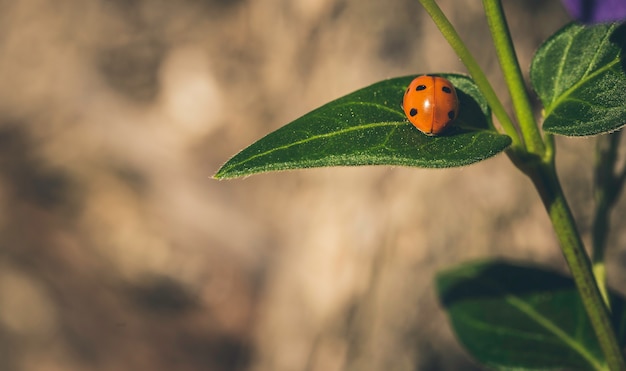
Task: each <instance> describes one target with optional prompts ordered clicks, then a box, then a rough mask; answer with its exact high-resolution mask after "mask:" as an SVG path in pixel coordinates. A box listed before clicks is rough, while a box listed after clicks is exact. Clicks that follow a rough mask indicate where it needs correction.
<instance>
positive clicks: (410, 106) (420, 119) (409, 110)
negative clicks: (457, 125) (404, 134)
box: [402, 75, 459, 135]
mask: <svg viewBox="0 0 626 371" xmlns="http://www.w3.org/2000/svg"><path fill="white" fill-rule="evenodd" d="M402 108H403V109H404V113H405V114H406V117H407V118H408V119H409V121H410V122H411V124H413V125H415V127H416V128H418V129H419V130H420V131H421V132H422V133H424V134H426V135H437V134H439V133H441V132H442V131H443V130H444V129H445V128H446V127H447V126H448V125H450V123H451V122H452V121H454V119H456V117H457V115H458V114H459V98H457V96H456V90H455V89H454V85H452V83H451V82H450V81H448V80H446V79H444V78H443V77H438V76H429V75H423V76H418V77H416V78H415V79H414V80H413V81H411V83H410V84H409V87H408V88H407V89H406V92H405V93H404V99H403V100H402Z"/></svg>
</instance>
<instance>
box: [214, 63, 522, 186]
mask: <svg viewBox="0 0 626 371" xmlns="http://www.w3.org/2000/svg"><path fill="white" fill-rule="evenodd" d="M441 76H444V77H446V78H448V79H449V80H450V81H451V82H452V83H453V84H454V85H455V87H456V89H457V94H458V96H459V102H460V108H459V117H458V118H457V120H455V122H454V123H453V125H452V127H450V128H449V130H446V132H445V133H444V134H443V135H440V136H435V137H431V136H427V135H424V134H422V133H421V132H420V131H419V130H417V129H416V128H415V127H413V125H411V124H410V123H409V122H408V120H407V119H406V117H405V115H404V112H403V110H402V107H401V102H402V97H403V95H404V91H405V89H406V87H407V86H408V85H409V82H411V80H412V79H413V78H414V77H415V76H405V77H399V78H394V79H390V80H385V81H381V82H379V83H376V84H373V85H371V86H368V87H366V88H363V89H361V90H357V91H356V92H354V93H352V94H348V95H346V96H344V97H342V98H339V99H337V100H335V101H332V102H330V103H328V104H326V105H324V106H322V107H320V108H318V109H316V110H314V111H312V112H310V113H307V114H306V115H304V116H302V117H300V118H299V119H297V120H295V121H293V122H291V123H290V124H288V125H286V126H283V127H282V128H280V129H278V130H276V131H274V132H272V133H270V134H268V135H267V136H265V137H264V138H262V139H260V140H259V141H257V142H256V143H254V144H252V145H250V146H249V147H248V148H246V149H244V150H243V151H241V152H240V153H238V154H237V155H235V156H234V157H233V158H231V159H230V160H229V161H228V162H227V163H226V164H224V166H222V168H221V169H220V170H219V171H218V172H217V173H216V174H215V178H218V179H223V178H234V177H241V176H246V175H251V174H255V173H260V172H266V171H277V170H288V169H299V168H310V167H320V166H357V165H404V166H418V167H428V168H441V167H452V166H462V165H468V164H471V163H474V162H477V161H481V160H484V159H486V158H488V157H491V156H494V155H495V154H497V153H499V152H501V151H503V150H504V149H505V148H506V147H507V146H509V144H510V143H511V139H510V138H509V137H508V136H505V135H500V134H498V133H496V132H495V131H493V130H492V129H490V127H491V113H490V110H489V108H488V106H487V103H486V102H485V100H484V98H483V97H482V95H481V94H480V93H479V91H478V88H477V87H476V85H475V84H474V83H473V82H472V81H471V80H470V79H469V78H468V77H466V76H463V75H453V74H450V75H441Z"/></svg>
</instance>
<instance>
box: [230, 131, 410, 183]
mask: <svg viewBox="0 0 626 371" xmlns="http://www.w3.org/2000/svg"><path fill="white" fill-rule="evenodd" d="M404 124H406V123H404V122H399V121H391V122H382V123H373V124H366V125H358V126H351V127H349V128H346V129H341V130H337V131H333V132H332V133H326V134H317V135H311V136H310V137H307V138H305V139H302V140H298V141H295V142H292V143H289V144H285V145H282V146H280V147H274V148H272V149H270V150H267V151H265V152H261V153H257V154H256V155H254V156H250V157H248V158H246V159H245V160H243V161H240V162H237V163H234V164H231V165H230V166H229V167H227V168H224V169H223V171H220V172H222V173H225V172H228V170H230V169H232V168H234V167H237V166H240V165H242V164H245V163H246V162H249V161H252V160H254V159H255V158H259V157H263V156H266V155H269V154H271V153H273V152H276V151H281V150H284V149H287V148H290V147H293V146H296V145H299V144H304V143H308V142H311V141H314V140H318V139H323V138H329V137H333V136H336V135H341V134H345V133H349V132H351V131H357V130H365V129H371V128H376V127H384V126H400V125H404Z"/></svg>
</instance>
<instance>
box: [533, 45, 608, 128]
mask: <svg viewBox="0 0 626 371" xmlns="http://www.w3.org/2000/svg"><path fill="white" fill-rule="evenodd" d="M617 63H619V56H618V57H616V58H615V59H614V60H613V61H611V63H608V64H607V65H606V66H604V67H602V68H599V69H597V70H596V71H595V72H594V73H592V74H589V75H587V76H584V77H583V78H582V79H580V81H579V82H577V83H576V84H574V85H572V86H571V87H570V88H569V89H567V90H565V91H564V92H563V94H561V95H560V96H559V98H558V99H557V100H555V101H554V102H552V104H550V107H546V113H545V115H544V117H547V116H548V115H550V113H552V110H553V109H554V107H557V106H559V104H561V103H562V102H563V101H565V100H566V99H567V98H568V97H569V95H570V94H571V93H572V92H573V91H575V90H576V89H578V88H579V87H580V86H581V85H584V84H586V83H587V81H588V80H591V79H593V78H594V77H596V76H597V75H599V74H600V73H602V72H604V71H606V70H608V69H610V68H612V67H613V66H614V65H615V64H617Z"/></svg>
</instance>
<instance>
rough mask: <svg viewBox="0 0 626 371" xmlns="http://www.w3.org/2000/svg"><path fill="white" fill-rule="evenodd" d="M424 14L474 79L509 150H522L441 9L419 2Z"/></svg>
mask: <svg viewBox="0 0 626 371" xmlns="http://www.w3.org/2000/svg"><path fill="white" fill-rule="evenodd" d="M419 1H420V3H421V4H422V6H423V7H424V9H426V12H427V13H428V14H429V15H430V17H431V18H432V19H433V21H434V22H435V24H436V25H437V27H438V28H439V30H440V31H441V34H442V35H443V36H444V37H445V38H446V40H447V41H448V43H449V44H450V46H452V49H454V51H455V52H456V54H457V55H458V56H459V58H461V61H462V62H463V64H465V67H467V70H468V71H469V73H470V75H471V76H472V78H473V79H474V82H475V83H476V85H477V86H478V89H480V92H481V93H482V94H483V95H484V97H485V99H486V100H487V103H488V104H489V106H490V107H491V110H492V111H493V114H494V115H495V116H496V118H497V119H498V121H499V122H500V125H502V128H503V129H504V132H505V133H506V134H507V135H508V136H510V137H511V140H512V144H511V148H512V150H513V151H515V152H517V151H518V150H519V149H520V148H523V144H522V142H521V139H520V137H519V135H518V133H517V130H516V129H515V125H513V121H511V118H510V117H509V115H508V114H507V113H506V110H505V109H504V106H503V105H502V102H500V99H498V96H497V95H496V93H495V91H494V90H493V87H492V86H491V84H490V83H489V80H487V76H485V74H484V72H483V70H482V69H481V68H480V66H479V65H478V63H477V62H476V59H474V56H472V54H471V53H470V51H469V50H468V49H467V47H466V46H465V43H463V41H462V40H461V37H460V36H459V34H458V33H457V32H456V30H455V29H454V27H453V26H452V24H451V23H450V21H449V20H448V18H446V16H445V14H443V12H442V11H441V8H439V6H438V5H437V3H436V2H435V0H419Z"/></svg>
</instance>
